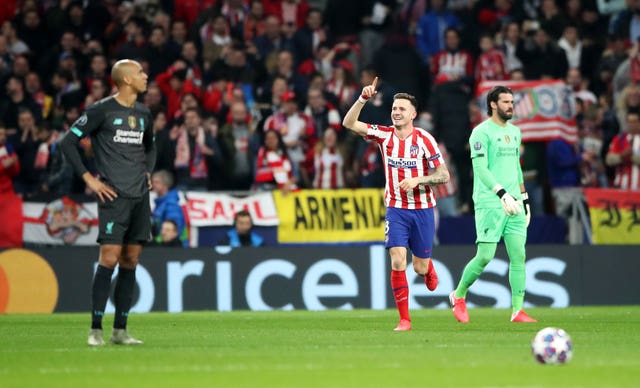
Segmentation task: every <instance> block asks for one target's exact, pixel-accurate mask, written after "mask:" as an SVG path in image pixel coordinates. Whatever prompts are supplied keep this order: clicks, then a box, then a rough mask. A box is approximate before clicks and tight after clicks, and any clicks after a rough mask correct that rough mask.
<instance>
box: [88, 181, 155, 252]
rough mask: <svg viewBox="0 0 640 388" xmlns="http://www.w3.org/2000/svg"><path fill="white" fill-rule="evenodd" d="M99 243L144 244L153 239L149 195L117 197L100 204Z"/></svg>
mask: <svg viewBox="0 0 640 388" xmlns="http://www.w3.org/2000/svg"><path fill="white" fill-rule="evenodd" d="M98 224H99V226H100V231H99V232H98V243H100V244H115V245H129V244H143V243H145V242H147V241H149V239H150V238H151V207H150V205H149V193H147V194H145V195H144V196H142V197H138V198H124V197H117V198H116V199H114V200H113V201H109V200H107V201H106V202H104V203H103V202H100V201H99V202H98Z"/></svg>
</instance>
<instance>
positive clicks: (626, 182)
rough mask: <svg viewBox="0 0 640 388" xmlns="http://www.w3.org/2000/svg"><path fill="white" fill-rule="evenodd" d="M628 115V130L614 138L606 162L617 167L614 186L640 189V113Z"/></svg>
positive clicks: (633, 112) (634, 112) (630, 112)
mask: <svg viewBox="0 0 640 388" xmlns="http://www.w3.org/2000/svg"><path fill="white" fill-rule="evenodd" d="M626 117H627V124H626V129H627V130H626V132H623V133H620V134H618V135H617V136H616V137H614V138H613V141H612V142H611V144H610V145H609V152H607V157H606V159H605V163H606V164H607V166H609V167H615V171H616V172H615V178H614V180H613V185H612V187H615V188H618V189H622V190H640V113H638V111H637V110H634V111H629V112H627V116H626Z"/></svg>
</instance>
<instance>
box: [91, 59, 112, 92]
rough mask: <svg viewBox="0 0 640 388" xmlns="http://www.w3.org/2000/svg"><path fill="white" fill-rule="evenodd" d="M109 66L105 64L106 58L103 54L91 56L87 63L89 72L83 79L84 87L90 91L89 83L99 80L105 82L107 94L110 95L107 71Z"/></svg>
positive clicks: (109, 78) (109, 79) (109, 77)
mask: <svg viewBox="0 0 640 388" xmlns="http://www.w3.org/2000/svg"><path fill="white" fill-rule="evenodd" d="M108 67H109V65H108V64H107V57H106V56H105V55H104V54H101V53H96V54H93V56H91V59H90V62H89V72H88V74H87V75H86V77H85V82H84V87H85V88H86V89H88V90H91V83H92V82H93V80H94V79H101V80H103V81H107V84H106V85H105V86H106V87H107V91H108V94H111V86H112V83H111V82H112V81H111V74H109V71H108Z"/></svg>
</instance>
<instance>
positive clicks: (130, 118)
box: [127, 116, 137, 129]
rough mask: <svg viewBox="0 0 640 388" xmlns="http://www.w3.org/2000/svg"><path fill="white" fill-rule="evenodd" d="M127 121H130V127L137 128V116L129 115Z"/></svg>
mask: <svg viewBox="0 0 640 388" xmlns="http://www.w3.org/2000/svg"><path fill="white" fill-rule="evenodd" d="M127 122H128V123H129V128H131V129H136V123H137V120H136V117H135V116H129V118H128V119H127Z"/></svg>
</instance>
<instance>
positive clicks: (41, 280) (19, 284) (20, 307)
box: [0, 249, 58, 314]
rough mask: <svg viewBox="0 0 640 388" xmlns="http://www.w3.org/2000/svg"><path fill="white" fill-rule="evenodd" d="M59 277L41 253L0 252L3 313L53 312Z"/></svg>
mask: <svg viewBox="0 0 640 388" xmlns="http://www.w3.org/2000/svg"><path fill="white" fill-rule="evenodd" d="M57 303H58V279H57V278H56V274H55V273H54V272H53V269H52V268H51V266H50V265H49V263H48V262H47V261H46V260H45V259H44V258H42V257H41V256H40V255H38V254H36V253H33V252H31V251H27V250H24V249H9V250H6V251H4V252H1V253H0V314H16V313H17V314H20V313H25V314H31V313H51V312H53V310H54V309H55V307H56V304H57Z"/></svg>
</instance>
